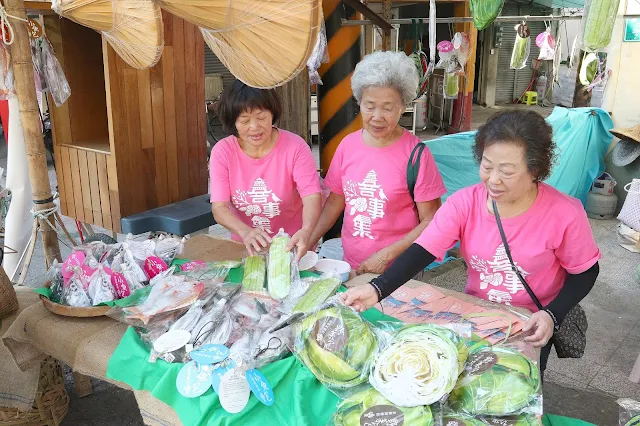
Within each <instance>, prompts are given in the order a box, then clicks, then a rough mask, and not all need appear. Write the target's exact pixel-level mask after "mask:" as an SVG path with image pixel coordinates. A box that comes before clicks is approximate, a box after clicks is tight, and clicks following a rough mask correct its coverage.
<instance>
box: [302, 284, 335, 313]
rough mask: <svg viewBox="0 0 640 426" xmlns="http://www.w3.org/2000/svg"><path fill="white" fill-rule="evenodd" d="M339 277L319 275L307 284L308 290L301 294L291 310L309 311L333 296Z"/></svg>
mask: <svg viewBox="0 0 640 426" xmlns="http://www.w3.org/2000/svg"><path fill="white" fill-rule="evenodd" d="M340 283H341V281H340V279H339V278H335V277H331V276H329V277H320V279H318V280H316V281H314V282H312V283H311V285H310V286H309V290H307V292H306V293H305V294H304V296H302V297H301V298H300V299H299V300H298V302H297V303H296V305H295V306H294V308H293V312H309V311H311V310H312V309H313V308H315V307H316V306H318V305H320V304H321V303H323V302H324V301H326V300H327V299H328V298H329V297H331V296H333V294H334V293H335V292H336V290H337V289H338V287H340Z"/></svg>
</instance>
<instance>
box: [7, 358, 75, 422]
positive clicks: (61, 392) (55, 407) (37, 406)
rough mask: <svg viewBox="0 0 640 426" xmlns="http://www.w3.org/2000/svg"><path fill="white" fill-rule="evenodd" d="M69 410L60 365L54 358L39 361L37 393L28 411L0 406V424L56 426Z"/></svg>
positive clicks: (67, 396)
mask: <svg viewBox="0 0 640 426" xmlns="http://www.w3.org/2000/svg"><path fill="white" fill-rule="evenodd" d="M68 411H69V395H68V394H67V391H66V390H65V389H64V377H63V375H62V367H61V366H60V364H59V363H58V361H56V360H55V359H53V358H51V357H47V358H45V359H44V360H43V361H42V362H41V363H40V379H39V381H38V393H37V394H36V400H35V401H34V403H33V408H32V409H31V410H29V411H19V410H17V409H15V408H3V407H0V426H45V425H46V426H58V425H59V424H60V423H61V422H62V420H63V419H64V417H65V416H66V415H67V412H68Z"/></svg>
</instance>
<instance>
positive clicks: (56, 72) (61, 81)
mask: <svg viewBox="0 0 640 426" xmlns="http://www.w3.org/2000/svg"><path fill="white" fill-rule="evenodd" d="M42 60H43V64H44V69H43V74H44V79H45V81H46V83H47V87H48V88H49V92H50V93H51V96H52V97H53V100H54V102H55V103H56V106H58V107H59V106H60V105H62V104H64V103H65V102H66V101H67V99H69V96H71V87H69V82H68V81H67V77H66V76H65V75H64V70H63V69H62V67H61V66H60V62H58V58H56V55H55V54H54V53H53V48H52V47H51V45H50V44H49V42H48V41H47V40H45V42H44V43H42Z"/></svg>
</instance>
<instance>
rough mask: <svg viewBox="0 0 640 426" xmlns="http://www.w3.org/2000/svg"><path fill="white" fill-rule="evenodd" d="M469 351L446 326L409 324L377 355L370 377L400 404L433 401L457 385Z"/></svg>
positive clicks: (408, 404)
mask: <svg viewBox="0 0 640 426" xmlns="http://www.w3.org/2000/svg"><path fill="white" fill-rule="evenodd" d="M466 354H467V348H466V346H465V344H464V341H463V339H462V338H460V337H459V336H458V335H457V334H456V333H455V332H453V331H451V330H449V329H447V328H444V327H439V326H436V325H431V324H414V325H407V326H404V327H402V328H401V329H399V330H398V331H396V332H395V333H394V334H393V337H392V341H391V342H390V343H389V345H388V346H387V347H386V348H384V349H382V350H381V351H380V352H379V353H378V354H377V355H376V357H375V359H374V361H373V362H372V364H371V371H370V374H369V381H370V383H371V385H372V386H373V387H374V388H376V390H377V391H379V392H380V393H381V394H382V395H383V396H384V397H385V398H387V399H389V400H390V401H391V402H392V403H393V404H395V405H398V406H400V407H416V406H420V405H429V404H433V403H434V402H436V401H439V400H440V399H441V398H442V397H443V396H445V395H447V394H448V393H449V392H451V390H452V389H453V387H454V386H455V384H456V380H457V378H458V375H459V374H460V372H461V371H462V366H463V365H464V362H465V360H466V358H467V355H466Z"/></svg>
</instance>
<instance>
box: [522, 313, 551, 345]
mask: <svg viewBox="0 0 640 426" xmlns="http://www.w3.org/2000/svg"><path fill="white" fill-rule="evenodd" d="M553 327H554V323H553V318H551V315H549V314H548V313H547V312H545V311H538V312H536V313H535V314H533V315H531V318H529V321H527V324H526V325H525V326H524V328H523V329H522V332H524V333H526V332H527V331H532V332H533V334H532V335H531V336H527V337H525V338H524V340H525V342H529V343H531V344H532V345H533V346H534V347H536V348H541V347H543V346H544V345H546V344H547V342H549V339H551V336H553Z"/></svg>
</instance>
